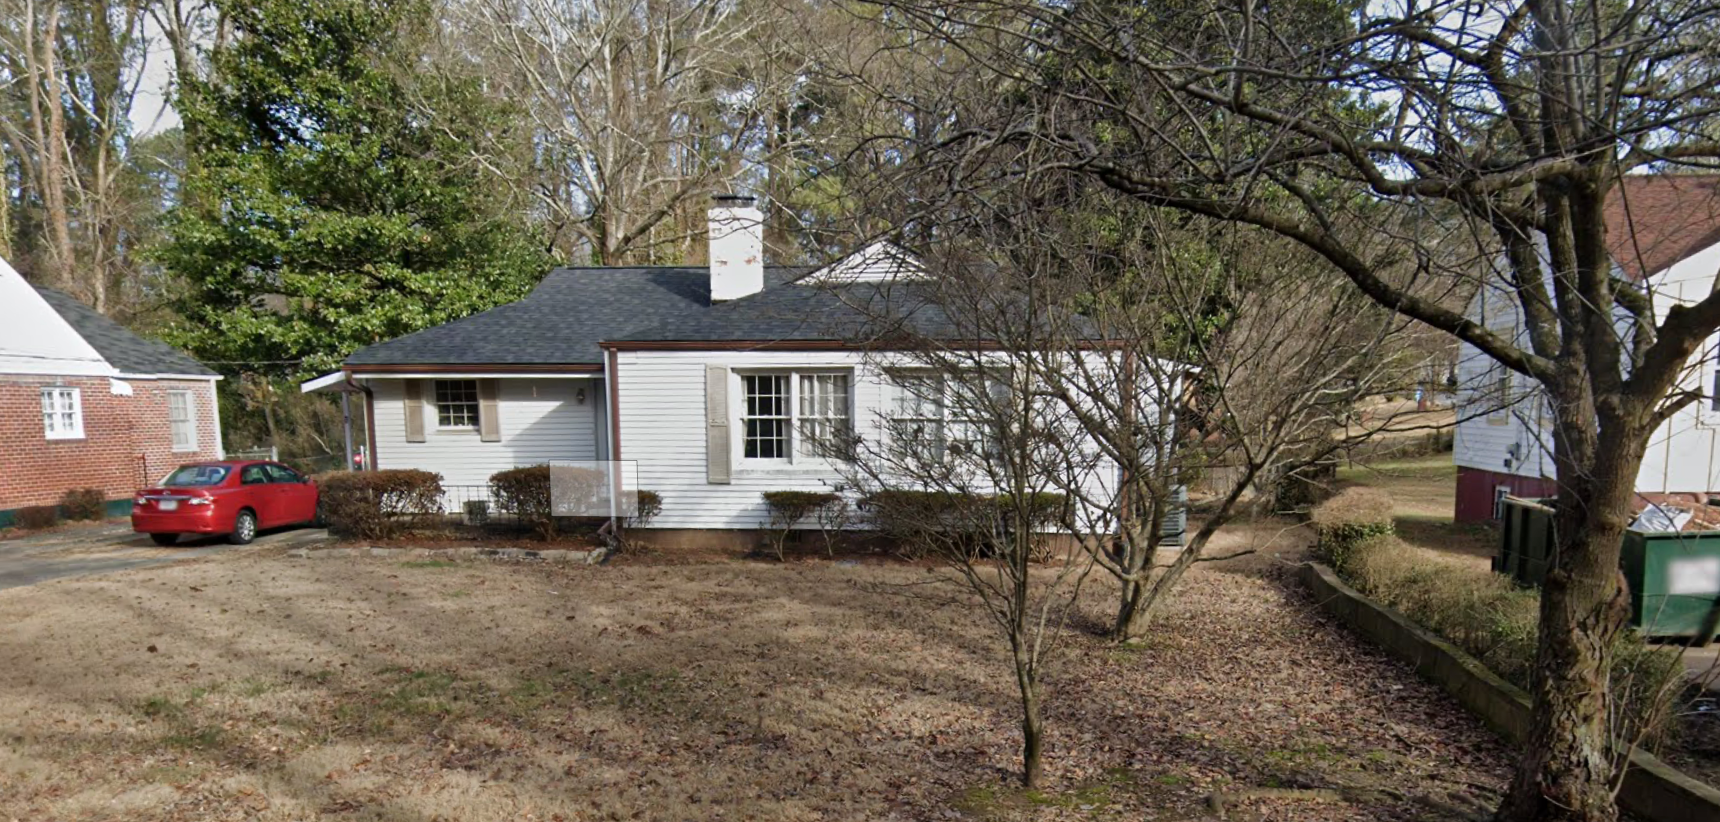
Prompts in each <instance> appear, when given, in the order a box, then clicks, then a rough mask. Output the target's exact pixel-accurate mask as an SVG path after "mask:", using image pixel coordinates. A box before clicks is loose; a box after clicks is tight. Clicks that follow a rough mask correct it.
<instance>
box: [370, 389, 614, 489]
mask: <svg viewBox="0 0 1720 822" xmlns="http://www.w3.org/2000/svg"><path fill="white" fill-rule="evenodd" d="M422 382H423V383H424V409H423V411H424V440H425V441H424V442H407V441H406V406H405V393H406V392H405V388H404V387H403V386H404V384H405V381H404V380H399V379H378V380H371V381H369V385H370V386H371V390H372V391H373V392H374V395H375V398H376V414H375V416H376V449H375V450H376V466H377V467H378V468H417V469H421V470H425V471H435V472H437V473H439V474H441V475H442V482H443V483H444V484H445V485H487V484H489V481H490V475H491V474H494V473H495V472H497V471H502V470H505V469H508V468H514V467H516V466H521V465H534V464H537V463H540V462H547V461H550V460H591V459H597V457H598V453H599V452H598V443H597V440H598V437H599V436H601V433H600V432H601V430H602V429H601V426H600V424H599V422H598V416H597V409H598V407H599V406H600V405H601V404H602V402H603V389H602V382H601V381H600V380H595V379H515V378H502V379H500V380H498V383H499V389H500V390H499V392H498V397H497V400H498V401H497V404H496V407H497V413H498V414H499V415H500V417H501V420H500V422H501V435H502V439H501V441H500V442H482V441H480V440H479V439H478V432H477V431H476V430H475V429H474V430H470V431H438V430H436V412H435V407H434V404H433V400H434V398H435V396H436V392H435V390H434V388H433V387H432V386H431V381H430V380H423V381H422ZM581 390H583V391H584V392H585V402H584V403H583V404H582V403H580V402H579V401H578V400H577V394H578V392H579V391H581Z"/></svg>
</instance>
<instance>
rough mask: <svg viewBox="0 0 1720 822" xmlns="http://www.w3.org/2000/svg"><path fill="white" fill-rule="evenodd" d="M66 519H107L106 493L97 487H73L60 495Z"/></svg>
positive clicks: (61, 506)
mask: <svg viewBox="0 0 1720 822" xmlns="http://www.w3.org/2000/svg"><path fill="white" fill-rule="evenodd" d="M60 508H61V509H62V510H64V511H65V512H66V519H72V520H77V519H88V520H100V519H107V494H104V493H102V491H101V489H99V488H73V489H72V490H70V491H67V492H66V493H65V495H64V496H62V497H60Z"/></svg>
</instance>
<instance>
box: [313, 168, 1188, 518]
mask: <svg viewBox="0 0 1720 822" xmlns="http://www.w3.org/2000/svg"><path fill="white" fill-rule="evenodd" d="M710 220H711V224H710V236H711V249H710V255H709V256H710V259H711V262H710V264H709V265H708V266H697V267H690V266H678V267H611V268H561V269H556V270H554V271H551V272H550V273H549V274H548V276H546V277H545V278H544V279H543V281H542V282H541V283H540V284H539V285H538V286H537V288H536V289H534V290H533V291H532V292H531V294H530V295H528V296H527V297H526V298H525V299H523V300H521V301H519V302H516V303H511V304H509V305H504V306H500V307H498V308H494V309H491V310H489V311H485V312H482V313H479V314H475V315H473V316H470V317H467V318H464V319H461V320H457V321H454V322H451V323H448V324H445V325H442V326H438V327H435V328H430V329H426V330H424V331H420V332H417V333H414V334H409V335H406V336H403V337H400V338H397V339H393V340H389V341H386V342H383V343H379V344H376V345H372V346H369V347H366V348H364V349H361V350H359V351H357V352H355V353H354V354H353V355H352V356H350V357H349V358H347V360H346V361H345V363H344V364H343V368H342V371H341V372H339V374H335V375H328V376H325V377H321V378H318V379H317V380H313V381H311V382H308V383H306V384H305V390H328V389H331V388H337V387H339V386H338V383H346V384H348V385H351V386H355V387H356V388H357V389H359V390H362V391H365V392H368V393H369V394H370V397H371V400H372V401H371V402H370V403H368V404H367V407H368V408H369V409H370V416H369V419H368V420H367V422H368V424H369V428H370V431H371V432H372V435H371V438H370V441H371V443H372V455H373V464H374V467H376V468H383V469H389V468H416V469H423V470H429V471H435V472H438V473H440V474H441V475H442V476H443V483H444V486H445V487H446V488H448V489H449V492H448V502H447V504H448V507H449V508H450V510H455V509H457V507H458V505H459V504H460V502H461V501H463V500H465V499H474V498H483V497H484V495H485V494H486V488H485V486H486V485H487V483H488V481H489V477H490V475H491V474H493V473H495V472H497V471H501V470H504V469H507V468H512V467H516V466H521V465H531V464H536V463H543V462H548V461H556V460H618V461H621V462H622V463H623V464H626V465H629V466H634V467H636V468H635V470H636V471H637V487H638V488H640V489H646V490H651V491H655V492H657V493H658V494H660V495H661V497H662V500H663V508H662V512H661V513H660V514H659V515H658V516H657V517H656V519H655V520H653V521H652V522H651V523H650V524H649V525H648V526H647V527H648V528H651V529H655V531H656V536H657V538H658V539H659V540H660V541H669V540H674V539H675V538H676V535H677V534H678V535H682V536H684V537H686V538H687V539H690V540H700V541H705V542H706V543H707V544H708V542H709V540H710V539H711V538H712V537H713V536H716V535H717V533H718V532H730V533H731V534H734V535H735V536H736V538H738V539H745V538H746V537H742V536H740V535H741V533H742V532H746V531H751V530H753V529H757V528H760V527H761V526H762V525H763V524H764V523H765V522H766V521H767V520H768V518H769V514H768V512H767V511H766V509H765V507H764V504H763V500H762V498H761V497H760V494H761V493H762V492H765V491H779V490H808V491H828V490H831V489H832V488H833V487H835V486H838V485H841V484H842V483H843V482H844V477H843V472H842V471H841V470H839V468H838V467H837V466H835V465H833V464H832V463H830V462H829V461H828V460H826V459H825V458H823V457H821V456H818V455H817V453H816V452H817V451H818V449H816V448H813V447H812V446H811V445H810V444H809V443H808V442H807V441H806V440H805V439H803V438H802V432H804V431H811V430H819V429H820V427H823V428H825V429H829V428H837V429H842V430H848V431H851V432H853V433H855V434H858V435H859V436H861V437H863V438H865V437H872V436H878V435H879V434H880V432H881V431H880V429H881V428H882V427H883V426H884V425H885V423H884V421H885V420H888V419H891V418H895V417H899V416H900V415H904V414H924V413H928V412H927V411H926V410H925V407H924V404H922V403H914V402H911V401H909V400H908V397H910V396H912V394H913V392H912V391H911V390H910V389H908V388H905V387H904V386H902V385H898V384H897V380H896V379H895V378H893V377H892V375H889V374H885V373H883V370H882V369H881V368H880V367H879V366H878V362H879V357H878V356H877V355H876V353H875V352H868V351H867V350H865V348H864V347H862V346H860V345H858V344H856V342H855V340H854V339H853V337H852V336H849V335H847V334H845V333H844V332H843V331H842V330H841V329H844V328H848V329H854V328H857V327H858V326H857V324H858V323H861V322H864V320H862V319H861V315H862V314H865V313H868V312H866V311H859V310H856V308H855V305H856V301H872V300H890V299H893V298H892V297H890V296H888V295H889V292H890V288H891V284H892V283H897V282H900V281H905V280H912V279H913V278H916V277H919V276H922V271H921V269H920V266H919V265H918V263H917V262H916V261H915V260H914V259H913V258H912V257H911V256H910V255H908V254H906V253H905V252H903V251H902V250H901V249H899V248H896V247H894V246H892V245H889V244H886V243H880V244H876V245H872V246H869V247H867V248H865V249H863V250H861V251H858V252H855V253H854V254H852V255H849V256H848V257H846V258H843V259H841V260H838V261H836V262H835V263H833V264H831V265H829V266H826V267H824V268H821V269H817V270H812V269H808V268H787V267H780V266H768V265H765V264H764V261H763V255H764V250H763V242H762V228H761V226H762V222H763V215H762V214H761V213H760V212H759V211H758V210H757V209H756V208H754V207H753V206H752V203H751V199H750V198H719V199H718V200H717V202H716V203H714V205H713V207H712V208H711V212H710ZM928 313H930V314H935V312H924V311H922V312H920V314H921V316H919V317H917V318H916V319H915V320H914V321H915V322H921V321H924V319H925V316H926V315H927V314H928ZM624 470H627V469H624ZM1110 471H1111V472H1112V475H1111V476H1103V475H1102V474H1103V471H1101V472H1099V473H1098V474H1096V475H1095V478H1094V481H1095V482H1110V481H1113V480H1114V479H1115V477H1114V471H1115V469H1114V468H1111V469H1110ZM1172 520H1173V522H1174V523H1175V528H1176V529H1177V530H1176V536H1178V537H1180V529H1181V518H1180V517H1173V518H1172ZM1167 527H1169V526H1167Z"/></svg>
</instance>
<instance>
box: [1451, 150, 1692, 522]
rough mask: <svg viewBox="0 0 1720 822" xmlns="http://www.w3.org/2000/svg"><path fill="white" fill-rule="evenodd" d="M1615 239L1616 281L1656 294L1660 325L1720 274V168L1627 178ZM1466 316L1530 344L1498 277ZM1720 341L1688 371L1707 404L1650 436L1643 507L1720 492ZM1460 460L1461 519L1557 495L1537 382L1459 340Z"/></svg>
mask: <svg viewBox="0 0 1720 822" xmlns="http://www.w3.org/2000/svg"><path fill="white" fill-rule="evenodd" d="M1606 223H1607V245H1608V248H1609V250H1610V251H1611V254H1612V258H1613V261H1614V266H1615V272H1616V274H1617V275H1618V276H1620V277H1622V278H1625V279H1627V280H1629V281H1631V282H1635V283H1638V284H1639V285H1640V286H1641V287H1642V288H1643V289H1645V290H1646V291H1648V292H1649V293H1651V294H1652V295H1653V298H1654V306H1655V312H1656V316H1657V320H1664V319H1665V317H1666V312H1667V310H1668V309H1669V308H1670V306H1672V305H1674V304H1676V303H1680V302H1682V303H1691V302H1695V301H1697V300H1700V299H1702V298H1703V297H1705V296H1707V295H1708V293H1709V292H1710V290H1711V289H1713V288H1714V286H1715V283H1716V278H1717V276H1720V175H1664V176H1631V177H1626V178H1624V179H1623V180H1621V181H1620V182H1619V184H1618V185H1617V186H1615V188H1614V190H1613V193H1612V195H1611V197H1610V198H1609V200H1608V202H1607V209H1606ZM1468 315H1469V316H1470V317H1471V318H1473V319H1475V320H1477V321H1480V322H1482V323H1483V324H1484V325H1486V326H1487V327H1488V328H1490V329H1492V330H1495V331H1499V332H1502V333H1505V334H1508V335H1511V336H1513V337H1514V338H1516V339H1518V340H1519V341H1522V342H1524V344H1527V343H1526V337H1525V335H1526V331H1525V329H1524V328H1523V322H1522V311H1521V307H1520V306H1519V305H1518V303H1517V296H1516V293H1515V292H1514V291H1512V290H1511V289H1510V288H1509V287H1507V286H1506V285H1505V284H1504V282H1503V281H1502V280H1495V281H1491V282H1488V283H1486V284H1484V285H1483V287H1482V288H1481V289H1480V290H1479V291H1478V292H1477V293H1476V295H1475V297H1474V298H1473V299H1472V300H1471V302H1470V306H1469V309H1468ZM1717 354H1720V337H1717V338H1716V339H1714V340H1711V341H1710V343H1709V345H1708V346H1707V347H1706V349H1705V350H1704V351H1702V352H1701V353H1700V355H1699V356H1700V358H1701V360H1700V362H1693V363H1692V364H1691V366H1689V367H1687V368H1686V369H1685V374H1684V376H1683V383H1682V384H1683V387H1684V388H1685V389H1687V390H1690V391H1695V392H1699V393H1701V394H1702V395H1703V399H1702V400H1701V401H1700V402H1698V403H1695V404H1692V405H1690V406H1688V407H1686V408H1685V409H1683V410H1682V411H1680V412H1678V414H1677V415H1675V416H1674V417H1673V418H1672V419H1670V420H1668V421H1667V422H1666V423H1665V424H1663V425H1662V426H1661V427H1660V428H1659V430H1657V431H1656V432H1655V433H1654V435H1653V437H1652V438H1651V439H1650V440H1649V445H1648V451H1647V454H1646V455H1645V457H1644V458H1643V462H1642V469H1641V470H1640V471H1639V472H1638V474H1637V480H1636V490H1637V493H1638V495H1639V497H1640V498H1641V499H1640V500H1639V502H1640V503H1646V502H1667V501H1671V500H1672V498H1679V499H1681V500H1682V501H1684V502H1686V503H1694V504H1696V505H1705V504H1706V503H1707V496H1708V493H1709V492H1711V491H1716V490H1720V437H1716V434H1717V433H1720V356H1717ZM1457 381H1458V388H1459V392H1460V396H1459V404H1458V423H1457V432H1456V437H1455V443H1454V449H1453V450H1454V453H1453V458H1454V460H1455V462H1456V463H1457V506H1456V511H1455V518H1456V520H1457V521H1458V522H1480V521H1486V520H1491V519H1496V518H1498V516H1499V513H1500V509H1499V503H1500V501H1501V500H1502V499H1503V498H1504V497H1505V496H1506V495H1511V496H1518V497H1552V496H1557V495H1558V485H1557V483H1556V482H1555V480H1554V468H1553V458H1552V448H1553V439H1552V431H1553V424H1552V417H1551V413H1550V407H1549V405H1548V401H1547V398H1546V397H1545V395H1544V393H1543V392H1542V391H1541V389H1540V386H1539V384H1538V383H1535V382H1534V381H1533V380H1530V379H1529V378H1527V377H1524V376H1523V375H1521V374H1517V373H1514V372H1512V371H1510V370H1508V369H1506V368H1505V367H1504V366H1501V365H1499V364H1497V363H1495V362H1494V361H1493V360H1491V359H1489V358H1487V357H1486V356H1484V355H1482V353H1481V352H1480V351H1479V350H1478V349H1476V348H1475V347H1473V346H1470V345H1467V344H1465V345H1463V346H1462V347H1461V350H1460V353H1459V355H1458V364H1457Z"/></svg>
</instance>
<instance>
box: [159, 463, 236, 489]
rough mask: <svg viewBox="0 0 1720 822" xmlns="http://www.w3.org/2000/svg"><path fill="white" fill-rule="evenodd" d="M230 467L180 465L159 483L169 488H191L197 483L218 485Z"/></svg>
mask: <svg viewBox="0 0 1720 822" xmlns="http://www.w3.org/2000/svg"><path fill="white" fill-rule="evenodd" d="M229 470H230V469H229V468H228V467H227V466H225V465H182V466H180V467H179V468H178V469H177V470H175V471H174V472H173V473H171V474H168V475H167V479H164V480H162V481H161V484H162V485H164V486H167V487H169V488H193V487H196V486H199V485H220V484H221V481H222V480H224V479H226V478H227V472H228V471H229Z"/></svg>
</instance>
